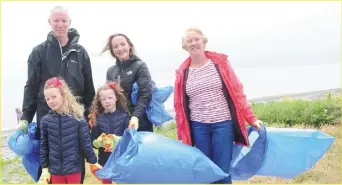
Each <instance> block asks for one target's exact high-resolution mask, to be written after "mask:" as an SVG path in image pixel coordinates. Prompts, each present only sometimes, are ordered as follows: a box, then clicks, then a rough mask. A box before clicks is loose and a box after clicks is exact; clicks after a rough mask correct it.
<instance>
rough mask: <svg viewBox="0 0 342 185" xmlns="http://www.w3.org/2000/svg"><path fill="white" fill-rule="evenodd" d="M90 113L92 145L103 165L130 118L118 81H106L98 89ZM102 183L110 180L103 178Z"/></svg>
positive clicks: (109, 182)
mask: <svg viewBox="0 0 342 185" xmlns="http://www.w3.org/2000/svg"><path fill="white" fill-rule="evenodd" d="M91 115H92V118H91V123H90V127H92V129H91V138H92V141H93V146H94V147H95V148H97V149H98V157H99V164H100V165H101V166H104V165H105V164H106V162H107V160H108V158H109V156H110V154H111V152H112V150H113V148H114V146H115V143H116V142H117V141H118V140H119V138H120V136H122V134H123V132H124V131H125V129H126V128H128V122H129V120H130V115H129V113H128V109H127V105H126V98H125V95H124V94H123V90H122V88H121V87H120V85H119V83H116V82H107V83H106V84H105V85H103V86H102V87H100V88H99V89H98V91H97V93H96V95H95V98H94V100H93V103H92V106H91ZM102 183H103V184H111V183H112V182H111V181H110V180H107V179H103V180H102Z"/></svg>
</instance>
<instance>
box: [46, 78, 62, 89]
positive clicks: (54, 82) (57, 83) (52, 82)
mask: <svg viewBox="0 0 342 185" xmlns="http://www.w3.org/2000/svg"><path fill="white" fill-rule="evenodd" d="M47 85H52V86H53V87H56V88H57V87H59V86H61V85H62V82H61V81H60V80H59V78H56V77H53V78H52V79H51V80H49V81H48V82H47Z"/></svg>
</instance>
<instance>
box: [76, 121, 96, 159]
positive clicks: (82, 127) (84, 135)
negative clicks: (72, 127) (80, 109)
mask: <svg viewBox="0 0 342 185" xmlns="http://www.w3.org/2000/svg"><path fill="white" fill-rule="evenodd" d="M78 135H79V138H80V145H81V149H82V150H83V153H84V154H85V158H86V160H87V162H88V163H91V164H95V163H96V162H97V157H96V155H95V153H94V150H93V147H92V144H91V139H90V133H89V126H88V124H87V121H86V120H85V119H82V120H81V121H79V129H78Z"/></svg>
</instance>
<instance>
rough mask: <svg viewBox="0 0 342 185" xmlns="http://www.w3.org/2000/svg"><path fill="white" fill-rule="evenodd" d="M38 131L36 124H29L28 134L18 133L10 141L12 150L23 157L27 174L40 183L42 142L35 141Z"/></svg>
mask: <svg viewBox="0 0 342 185" xmlns="http://www.w3.org/2000/svg"><path fill="white" fill-rule="evenodd" d="M36 129H37V124H36V123H30V124H28V128H27V130H28V131H27V133H24V132H23V131H20V130H18V131H16V132H15V133H14V134H13V135H12V136H11V137H10V139H9V141H8V146H9V148H10V150H12V151H13V152H14V153H16V154H17V155H19V156H21V157H22V164H23V166H24V168H25V170H26V172H27V173H28V174H29V175H30V176H31V177H32V179H33V180H34V181H35V182H38V180H39V176H38V170H39V168H40V155H39V154H40V151H39V149H40V142H39V141H38V140H35V139H34V136H35V133H36Z"/></svg>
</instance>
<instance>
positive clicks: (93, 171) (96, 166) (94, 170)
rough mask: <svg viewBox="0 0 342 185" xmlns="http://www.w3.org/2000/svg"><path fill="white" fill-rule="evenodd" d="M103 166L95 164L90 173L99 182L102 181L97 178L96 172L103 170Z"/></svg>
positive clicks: (91, 166) (92, 165)
mask: <svg viewBox="0 0 342 185" xmlns="http://www.w3.org/2000/svg"><path fill="white" fill-rule="evenodd" d="M101 168H102V166H101V165H100V164H99V163H95V164H90V172H91V173H92V174H93V175H94V176H95V177H96V179H97V180H99V181H101V179H99V178H98V177H97V176H96V173H95V172H96V171H97V170H99V169H101Z"/></svg>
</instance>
